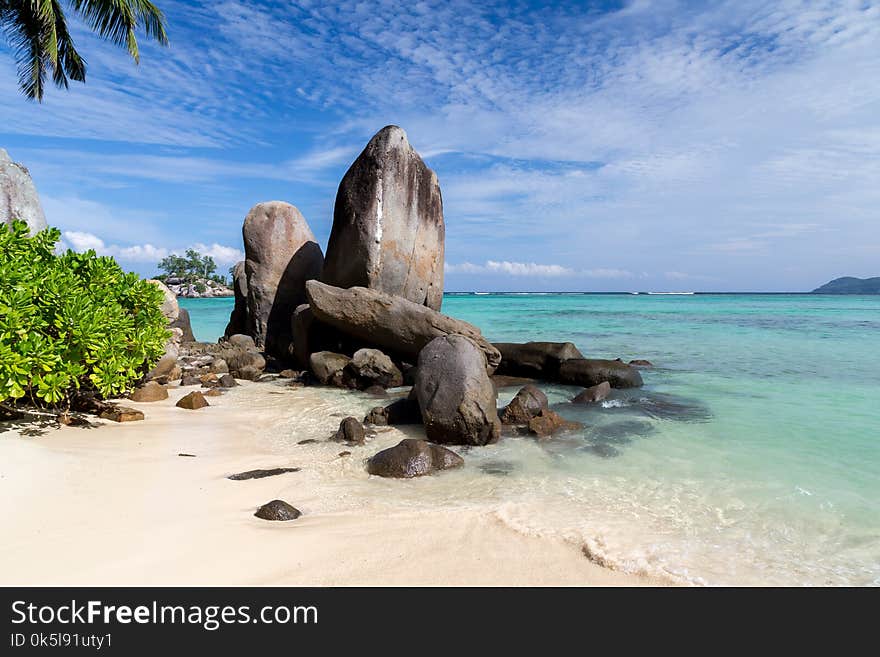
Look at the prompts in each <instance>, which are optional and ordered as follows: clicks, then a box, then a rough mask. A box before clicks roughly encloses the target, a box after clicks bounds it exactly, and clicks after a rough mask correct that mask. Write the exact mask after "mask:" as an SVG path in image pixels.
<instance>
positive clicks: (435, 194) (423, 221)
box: [321, 125, 445, 310]
mask: <svg viewBox="0 0 880 657" xmlns="http://www.w3.org/2000/svg"><path fill="white" fill-rule="evenodd" d="M444 237H445V227H444V223H443V200H442V198H441V196H440V184H439V182H438V181H437V175H436V174H435V173H434V172H433V171H431V169H429V168H428V167H427V166H425V163H424V162H423V161H422V158H421V157H419V154H418V153H416V151H415V150H414V149H413V147H412V146H410V144H409V141H408V140H407V137H406V133H405V132H404V131H403V130H402V129H401V128H398V127H397V126H393V125H391V126H387V127H385V128H382V130H380V131H379V132H378V133H376V135H375V136H374V137H373V138H372V139H371V140H370V143H369V144H367V147H366V148H365V149H364V151H363V152H362V153H361V154H360V155H359V156H358V158H357V159H356V160H355V161H354V163H353V164H352V165H351V167H350V168H349V169H348V171H347V172H346V174H345V176H344V177H343V178H342V182H341V183H340V184H339V191H338V192H337V194H336V205H335V206H334V209H333V229H332V230H331V232H330V241H329V242H328V244H327V257H326V259H325V263H324V271H323V273H322V274H321V280H322V281H324V282H325V283H328V284H330V285H334V286H336V287H343V288H347V287H355V286H358V287H366V288H370V289H373V290H378V291H380V292H385V293H386V294H393V295H396V296H399V297H403V298H404V299H407V300H409V301H412V302H414V303H416V304H418V305H422V306H428V307H429V308H432V309H434V310H440V304H441V303H442V301H443V260H444V256H443V248H444Z"/></svg>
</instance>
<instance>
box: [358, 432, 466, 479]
mask: <svg viewBox="0 0 880 657" xmlns="http://www.w3.org/2000/svg"><path fill="white" fill-rule="evenodd" d="M462 465H464V459H463V458H461V457H460V456H459V455H458V454H456V453H455V452H453V451H452V450H449V449H446V448H445V447H441V446H440V445H433V444H431V443H429V442H428V441H426V440H416V439H414V438H407V439H405V440H401V441H400V442H399V443H398V444H397V445H395V446H394V447H389V448H388V449H383V450H382V451H381V452H379V453H378V454H376V455H375V456H373V457H372V458H371V459H370V460H369V461H367V472H369V473H370V474H371V475H376V476H379V477H396V478H406V479H409V478H411V477H421V476H424V475H428V474H431V473H433V472H437V471H438V470H448V469H449V468H458V467H461V466H462Z"/></svg>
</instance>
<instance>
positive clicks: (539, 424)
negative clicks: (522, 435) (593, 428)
mask: <svg viewBox="0 0 880 657" xmlns="http://www.w3.org/2000/svg"><path fill="white" fill-rule="evenodd" d="M582 426H583V425H581V424H580V423H578V422H570V421H568V420H566V419H564V418H563V417H561V416H560V415H559V414H558V413H556V412H554V411H551V410H550V409H543V410H542V411H541V412H540V413H538V415H536V416H535V417H533V418H532V419H530V420H529V433H531V434H534V435H536V436H538V438H547V437H548V436H551V435H553V434H554V433H557V432H559V431H572V430H575V429H580V428H581V427H582Z"/></svg>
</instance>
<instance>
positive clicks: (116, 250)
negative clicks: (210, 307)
mask: <svg viewBox="0 0 880 657" xmlns="http://www.w3.org/2000/svg"><path fill="white" fill-rule="evenodd" d="M60 246H61V247H62V248H70V249H73V250H74V251H77V252H83V251H88V250H90V249H91V250H94V251H95V253H97V254H98V255H105V256H112V257H114V258H117V259H119V260H121V261H122V262H123V263H138V264H145V265H149V264H152V265H155V264H158V262H159V261H160V260H161V259H162V258H165V257H167V256H168V255H171V254H172V253H177V254H179V255H183V254H184V253H185V252H186V250H187V249H188V248H193V249H195V250H196V251H198V252H199V253H201V254H202V255H209V256H211V257H212V258H214V262H216V263H217V266H218V267H221V268H222V267H228V266H230V265H233V264H235V263H236V262H238V261H239V260H243V259H244V253H243V252H242V251H241V250H240V249H236V248H233V247H230V246H223V245H221V244H211V245H205V244H198V243H197V244H193V245H191V246H188V247H182V248H167V247H160V246H155V245H153V244H133V245H128V246H123V245H119V244H107V243H105V242H104V240H102V239H101V238H100V237H98V236H97V235H93V234H92V233H85V232H81V231H65V232H64V233H63V237H62V241H61V244H60Z"/></svg>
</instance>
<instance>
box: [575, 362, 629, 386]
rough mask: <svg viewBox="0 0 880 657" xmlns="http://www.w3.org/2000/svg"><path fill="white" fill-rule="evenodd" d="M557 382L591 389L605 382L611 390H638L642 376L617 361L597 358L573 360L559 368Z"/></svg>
mask: <svg viewBox="0 0 880 657" xmlns="http://www.w3.org/2000/svg"><path fill="white" fill-rule="evenodd" d="M559 380H560V381H562V382H563V383H568V384H571V385H578V386H583V387H585V388H592V387H593V386H597V385H599V384H600V383H602V382H603V381H607V382H608V383H609V384H610V385H611V387H612V388H639V387H641V386H642V376H641V374H639V371H638V370H637V369H636V368H635V367H632V366H630V365H627V364H626V363H622V362H620V361H617V360H601V359H597V358H573V359H571V360H566V361H565V362H563V363H562V364H561V365H560V367H559Z"/></svg>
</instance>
